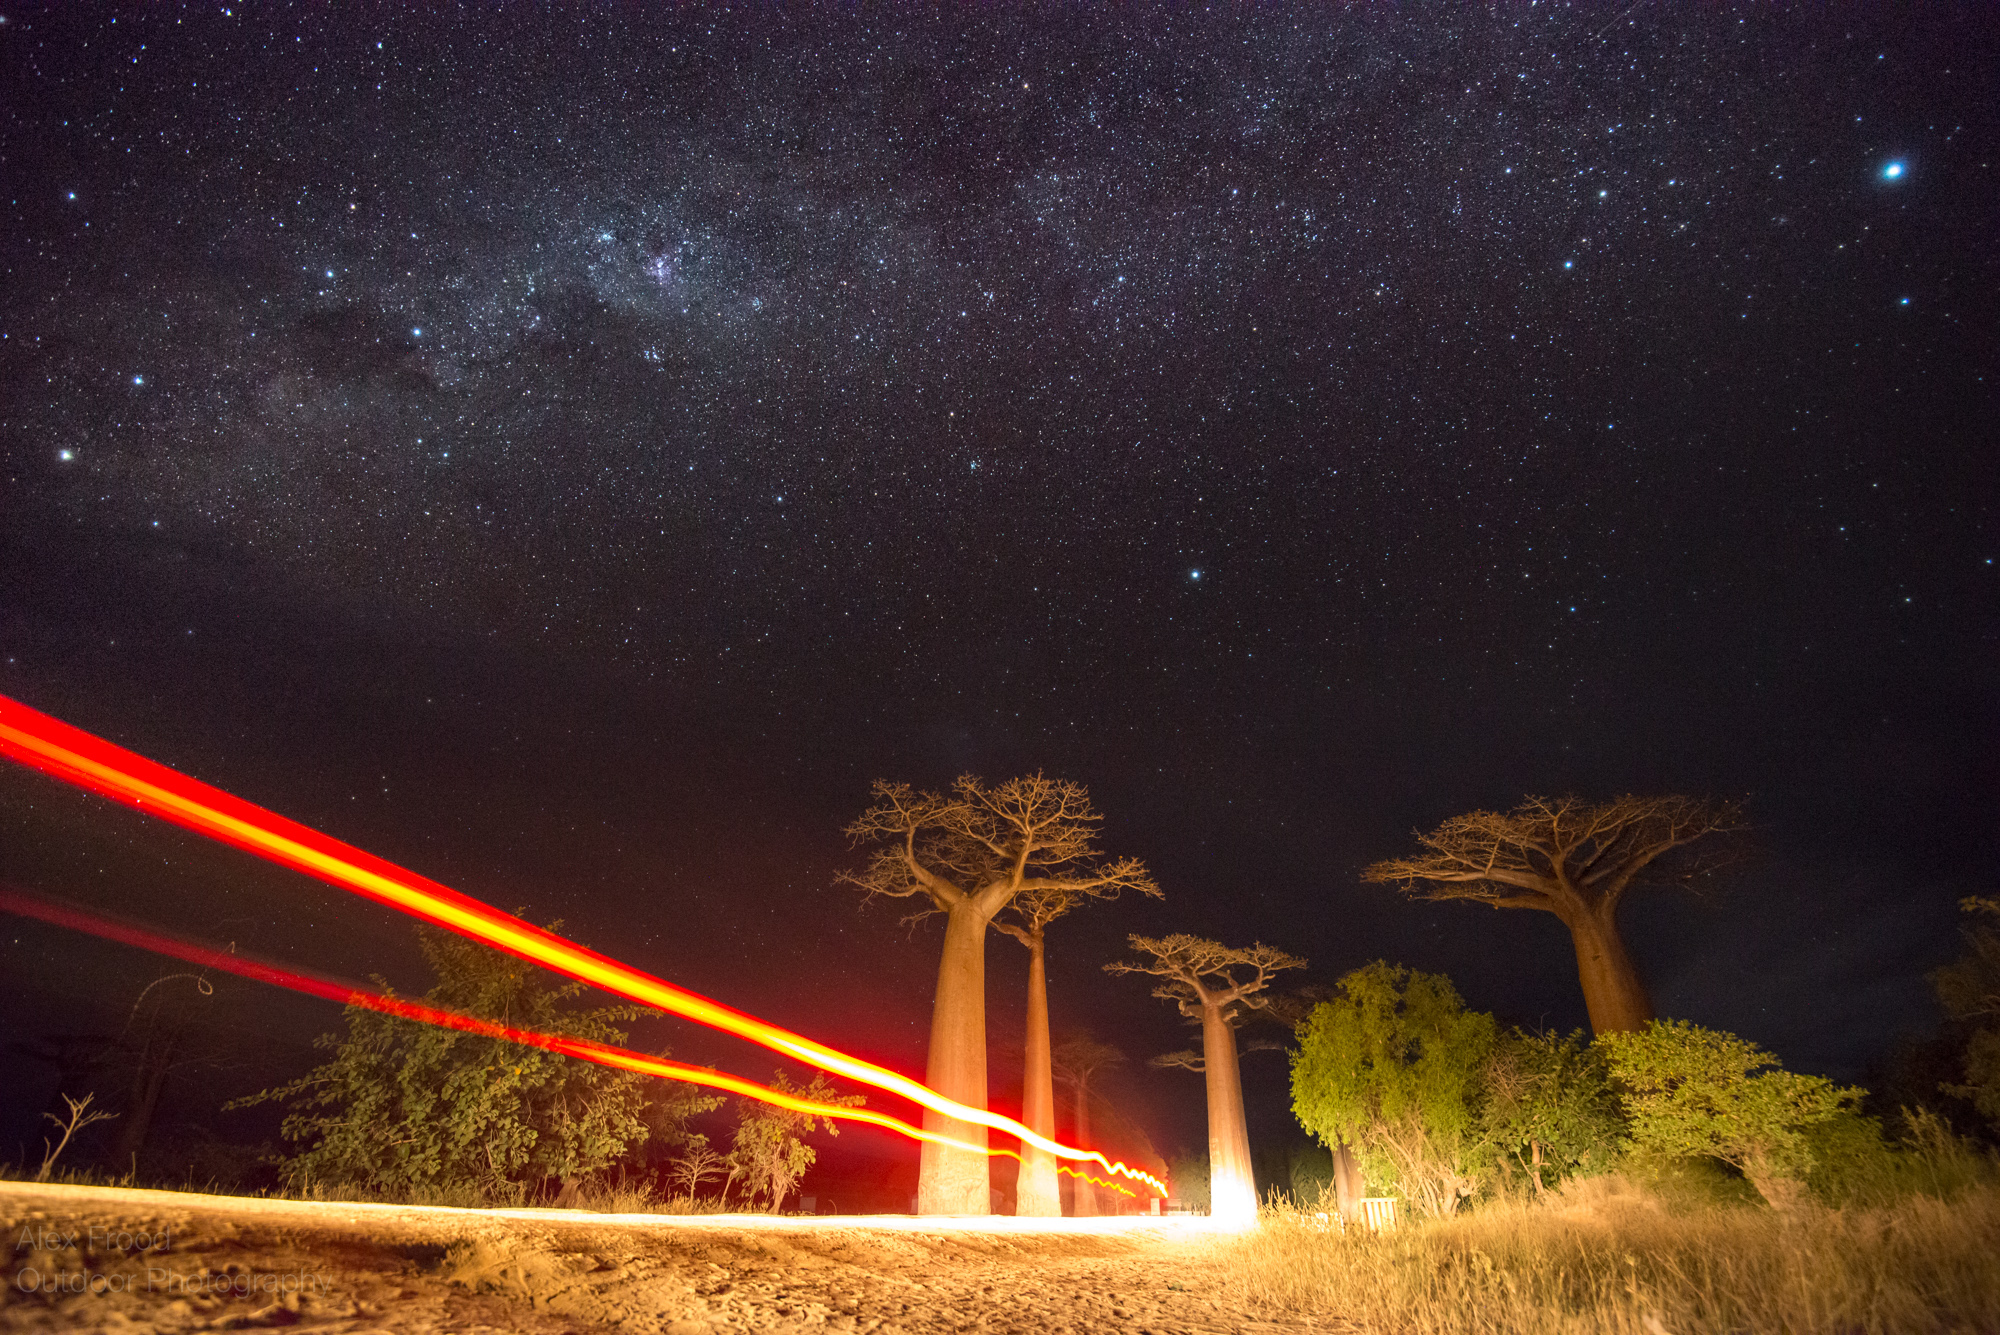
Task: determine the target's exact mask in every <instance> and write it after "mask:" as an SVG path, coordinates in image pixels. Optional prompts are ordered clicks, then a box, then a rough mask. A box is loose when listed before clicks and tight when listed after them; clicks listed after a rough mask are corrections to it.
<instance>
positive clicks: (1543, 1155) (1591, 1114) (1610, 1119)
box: [1482, 1029, 1625, 1195]
mask: <svg viewBox="0 0 2000 1335" xmlns="http://www.w3.org/2000/svg"><path fill="white" fill-rule="evenodd" d="M1483 1083H1484V1085H1485V1099H1484V1109H1483V1113H1482V1125H1483V1133H1484V1136H1485V1139H1486V1141H1487V1143H1488V1144H1490V1145H1491V1146H1492V1147H1493V1149H1494V1150H1495V1151H1496V1152H1498V1153H1499V1154H1500V1155H1502V1156H1503V1158H1502V1163H1503V1165H1505V1164H1509V1163H1511V1165H1512V1166H1514V1167H1518V1168H1520V1169H1521V1170H1522V1171H1523V1172H1525V1173H1526V1174H1527V1176H1528V1180H1529V1182H1531V1183H1532V1184H1533V1185H1534V1189H1535V1193H1536V1194H1537V1195H1540V1194H1542V1193H1543V1192H1545V1191H1546V1190H1547V1189H1548V1188H1549V1187H1550V1186H1552V1185H1554V1184H1555V1183H1558V1182H1561V1181H1562V1180H1563V1179H1564V1178H1569V1177H1575V1176H1577V1175H1579V1174H1583V1173H1592V1172H1601V1171H1603V1170H1604V1169H1605V1168H1608V1167H1609V1166H1610V1164H1611V1161H1612V1159H1614V1158H1615V1157H1616V1156H1617V1153H1618V1150H1619V1148H1620V1146H1621V1145H1622V1144H1623V1142H1624V1139H1625V1118H1624V1114H1623V1111H1622V1110H1621V1108H1620V1106H1619V1102H1618V1094H1617V1092H1616V1091H1615V1090H1613V1089H1612V1087H1611V1072H1610V1070H1609V1068H1608V1067H1606V1065H1605V1061H1604V1053H1603V1051H1602V1050H1600V1049H1597V1048H1593V1047H1591V1046H1590V1045H1589V1044H1588V1043H1586V1042H1585V1041H1584V1037H1583V1031H1582V1030H1578V1031H1577V1032H1575V1033H1573V1034H1571V1035H1570V1036H1569V1037H1567V1038H1561V1037H1558V1036H1557V1035H1555V1034H1553V1033H1527V1032H1524V1031H1522V1030H1519V1029H1516V1030H1514V1031H1513V1032H1512V1033H1511V1034H1508V1035H1506V1036H1504V1037H1503V1038H1502V1039H1501V1040H1500V1042H1499V1045H1498V1046H1497V1047H1495V1048H1494V1050H1493V1055H1492V1057H1491V1058H1490V1059H1489V1061H1488V1063H1487V1067H1486V1071H1485V1074H1484V1082H1483Z"/></svg>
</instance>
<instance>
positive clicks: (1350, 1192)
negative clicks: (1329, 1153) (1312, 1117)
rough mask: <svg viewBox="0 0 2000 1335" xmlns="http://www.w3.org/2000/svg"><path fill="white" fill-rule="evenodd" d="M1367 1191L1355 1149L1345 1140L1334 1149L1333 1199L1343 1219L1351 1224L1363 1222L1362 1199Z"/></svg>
mask: <svg viewBox="0 0 2000 1335" xmlns="http://www.w3.org/2000/svg"><path fill="white" fill-rule="evenodd" d="M1367 1191H1368V1188H1367V1186H1366V1185H1365V1184H1364V1183H1363V1182H1362V1180H1361V1163H1360V1161H1359V1160H1358V1159H1356V1158H1355V1157H1354V1147H1353V1146H1352V1145H1349V1144H1348V1143H1347V1142H1346V1141H1344V1140H1343V1141H1341V1142H1339V1143H1338V1144H1336V1145H1335V1146H1334V1147H1333V1199H1334V1202H1335V1204H1336V1206H1337V1207H1338V1208H1339V1210H1340V1217H1341V1218H1342V1219H1344V1220H1346V1221H1347V1222H1348V1223H1350V1224H1358V1223H1360V1222H1361V1198H1362V1197H1363V1196H1364V1195H1366V1194H1367Z"/></svg>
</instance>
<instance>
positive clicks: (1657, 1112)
mask: <svg viewBox="0 0 2000 1335" xmlns="http://www.w3.org/2000/svg"><path fill="white" fill-rule="evenodd" d="M1597 1042H1598V1045H1599V1046H1600V1047H1601V1048H1603V1050H1604V1052H1605V1055H1606V1058H1607V1060H1608V1061H1609V1063H1610V1067H1611V1073H1612V1075H1613V1076H1614V1077H1616V1078H1617V1080H1618V1082H1619V1083H1620V1084H1621V1085H1622V1086H1624V1090H1625V1096H1624V1097H1625V1110H1626V1112H1627V1114H1628V1115H1629V1116H1630V1118H1631V1122H1632V1139H1633V1143H1634V1144H1635V1145H1638V1146H1639V1147H1641V1148H1643V1149H1649V1150H1654V1151H1657V1152H1659V1153H1662V1154H1670V1155H1707V1156H1710V1157H1712V1158H1716V1159H1720V1160H1722V1161H1723V1162H1724V1163H1726V1164H1729V1165H1730V1166H1732V1167H1734V1168H1736V1169H1737V1170H1738V1171H1739V1172H1741V1173H1742V1174H1743V1176H1744V1177H1745V1178H1747V1179H1748V1180H1749V1182H1750V1185H1752V1186H1753V1187H1755V1188H1756V1189H1757V1194H1758V1195H1760V1196H1762V1197H1763V1198H1764V1199H1765V1200H1766V1201H1767V1202H1769V1203H1770V1204H1771V1205H1772V1206H1773V1207H1774V1208H1778V1209H1787V1208H1790V1207H1792V1206H1794V1205H1796V1204H1798V1203H1799V1200H1800V1198H1801V1196H1802V1194H1803V1192H1804V1183H1805V1179H1806V1177H1807V1176H1808V1174H1810V1173H1811V1171H1812V1169H1813V1166H1814V1163H1815V1159H1814V1155H1813V1150H1812V1141H1811V1137H1810V1133H1811V1132H1812V1131H1813V1130H1814V1128H1816V1127H1819V1126H1820V1125H1821V1124H1822V1123H1825V1122H1827V1121H1830V1120H1831V1119H1833V1118H1835V1117H1837V1116H1839V1115H1841V1114H1842V1113H1843V1112H1851V1110H1852V1108H1853V1106H1854V1105H1855V1104H1856V1103H1858V1102H1859V1101H1860V1099H1861V1094H1862V1091H1860V1090H1858V1089H1843V1088H1840V1087H1838V1086H1836V1085H1835V1084H1834V1083H1833V1082H1832V1081H1830V1080H1827V1079H1825V1078H1824V1077H1821V1076H1816V1075H1797V1074H1794V1073H1793V1072H1791V1071H1787V1070H1785V1069H1783V1068H1782V1067H1780V1066H1779V1065H1778V1059H1777V1058H1776V1057H1773V1056H1772V1055H1771V1054H1770V1053H1768V1052H1765V1051H1764V1050H1763V1049H1762V1048H1760V1047H1758V1046H1757V1045H1756V1044H1755V1043H1752V1042H1750V1041H1748V1040H1747V1039H1742V1038H1738V1037H1737V1036H1736V1035H1734V1034H1727V1033H1722V1032H1720V1031H1719V1030H1714V1029H1704V1028H1702V1027H1701V1026H1700V1025H1696V1024H1690V1023H1688V1022H1687V1021H1685V1020H1655V1021H1653V1022H1652V1023H1651V1024H1649V1025H1647V1026H1646V1027H1645V1028H1644V1029H1642V1030H1639V1031H1637V1032H1634V1033H1609V1034H1603V1035H1601V1036H1599V1038H1598V1040H1597ZM1766 1068H1770V1069H1766Z"/></svg>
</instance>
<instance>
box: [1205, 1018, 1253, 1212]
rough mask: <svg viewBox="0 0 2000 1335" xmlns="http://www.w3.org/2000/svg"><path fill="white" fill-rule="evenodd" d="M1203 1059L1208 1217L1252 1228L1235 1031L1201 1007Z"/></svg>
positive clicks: (1247, 1145) (1247, 1135)
mask: <svg viewBox="0 0 2000 1335" xmlns="http://www.w3.org/2000/svg"><path fill="white" fill-rule="evenodd" d="M1201 1059H1202V1068H1203V1071H1204V1072H1205V1073H1206V1076H1207V1079H1208V1216H1209V1218H1211V1219H1218V1220H1222V1221H1224V1222H1226V1223H1232V1224H1254V1223H1256V1222H1257V1181H1256V1178H1255V1177H1254V1176H1252V1174H1251V1170H1250V1127H1249V1123H1248V1122H1247V1121H1246V1120H1245V1118H1244V1116H1243V1075H1242V1072H1241V1071H1240V1070H1238V1068H1237V1064H1236V1030H1235V1029H1234V1028H1233V1027H1232V1026H1231V1025H1230V1023H1229V1021H1228V1020H1227V1019H1225V1018H1224V1017H1223V1014H1222V1008H1221V1007H1220V1006H1203V1007H1202V1011H1201Z"/></svg>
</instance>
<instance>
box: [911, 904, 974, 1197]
mask: <svg viewBox="0 0 2000 1335" xmlns="http://www.w3.org/2000/svg"><path fill="white" fill-rule="evenodd" d="M924 1083H925V1084H927V1085H929V1086H930V1087H931V1089H933V1090H934V1091H936V1092H937V1093H939V1094H942V1095H944V1096H945V1097H946V1098H948V1099H952V1100H955V1101H956V1102H959V1103H963V1104H965V1105H966V1106H967V1107H971V1108H984V1107H985V1106H986V914H985V913H984V912H983V911H982V910H981V909H980V908H979V906H978V904H977V903H976V901H975V900H973V899H972V898H969V897H968V898H966V899H962V900H960V901H959V902H958V903H957V904H955V905H953V906H952V909H951V911H950V913H949V915H948V916H947V918H946V920H945V929H944V958H943V959H942V960H941V961H940V962H939V964H938V984H937V1001H936V1003H935V1004H934V1006H933V1008H932V1010H931V1051H930V1064H929V1066H928V1067H926V1068H925V1073H924ZM924 1129H925V1130H926V1131H935V1132H937V1133H938V1134H940V1135H946V1136H950V1137H951V1138H952V1139H954V1140H961V1141H965V1142H968V1143H970V1144H973V1145H979V1146H984V1145H985V1144H986V1128H985V1127H983V1126H979V1125H977V1124H976V1123H972V1122H961V1121H959V1120H958V1119H957V1118H955V1117H947V1116H945V1115H944V1114H943V1113H940V1112H935V1111H933V1110H931V1109H929V1108H926V1109H924ZM919 1163H920V1166H919V1168H918V1172H917V1213H918V1214H991V1213H992V1212H993V1198H992V1195H991V1191H992V1183H991V1181H990V1179H989V1175H988V1173H987V1163H988V1159H987V1157H986V1155H985V1154H984V1153H983V1152H981V1151H979V1150H960V1149H953V1148H950V1147H948V1146H944V1145H939V1144H936V1143H934V1142H932V1141H928V1140H927V1141H925V1142H924V1145H923V1151H922V1157H921V1159H920V1161H919Z"/></svg>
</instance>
